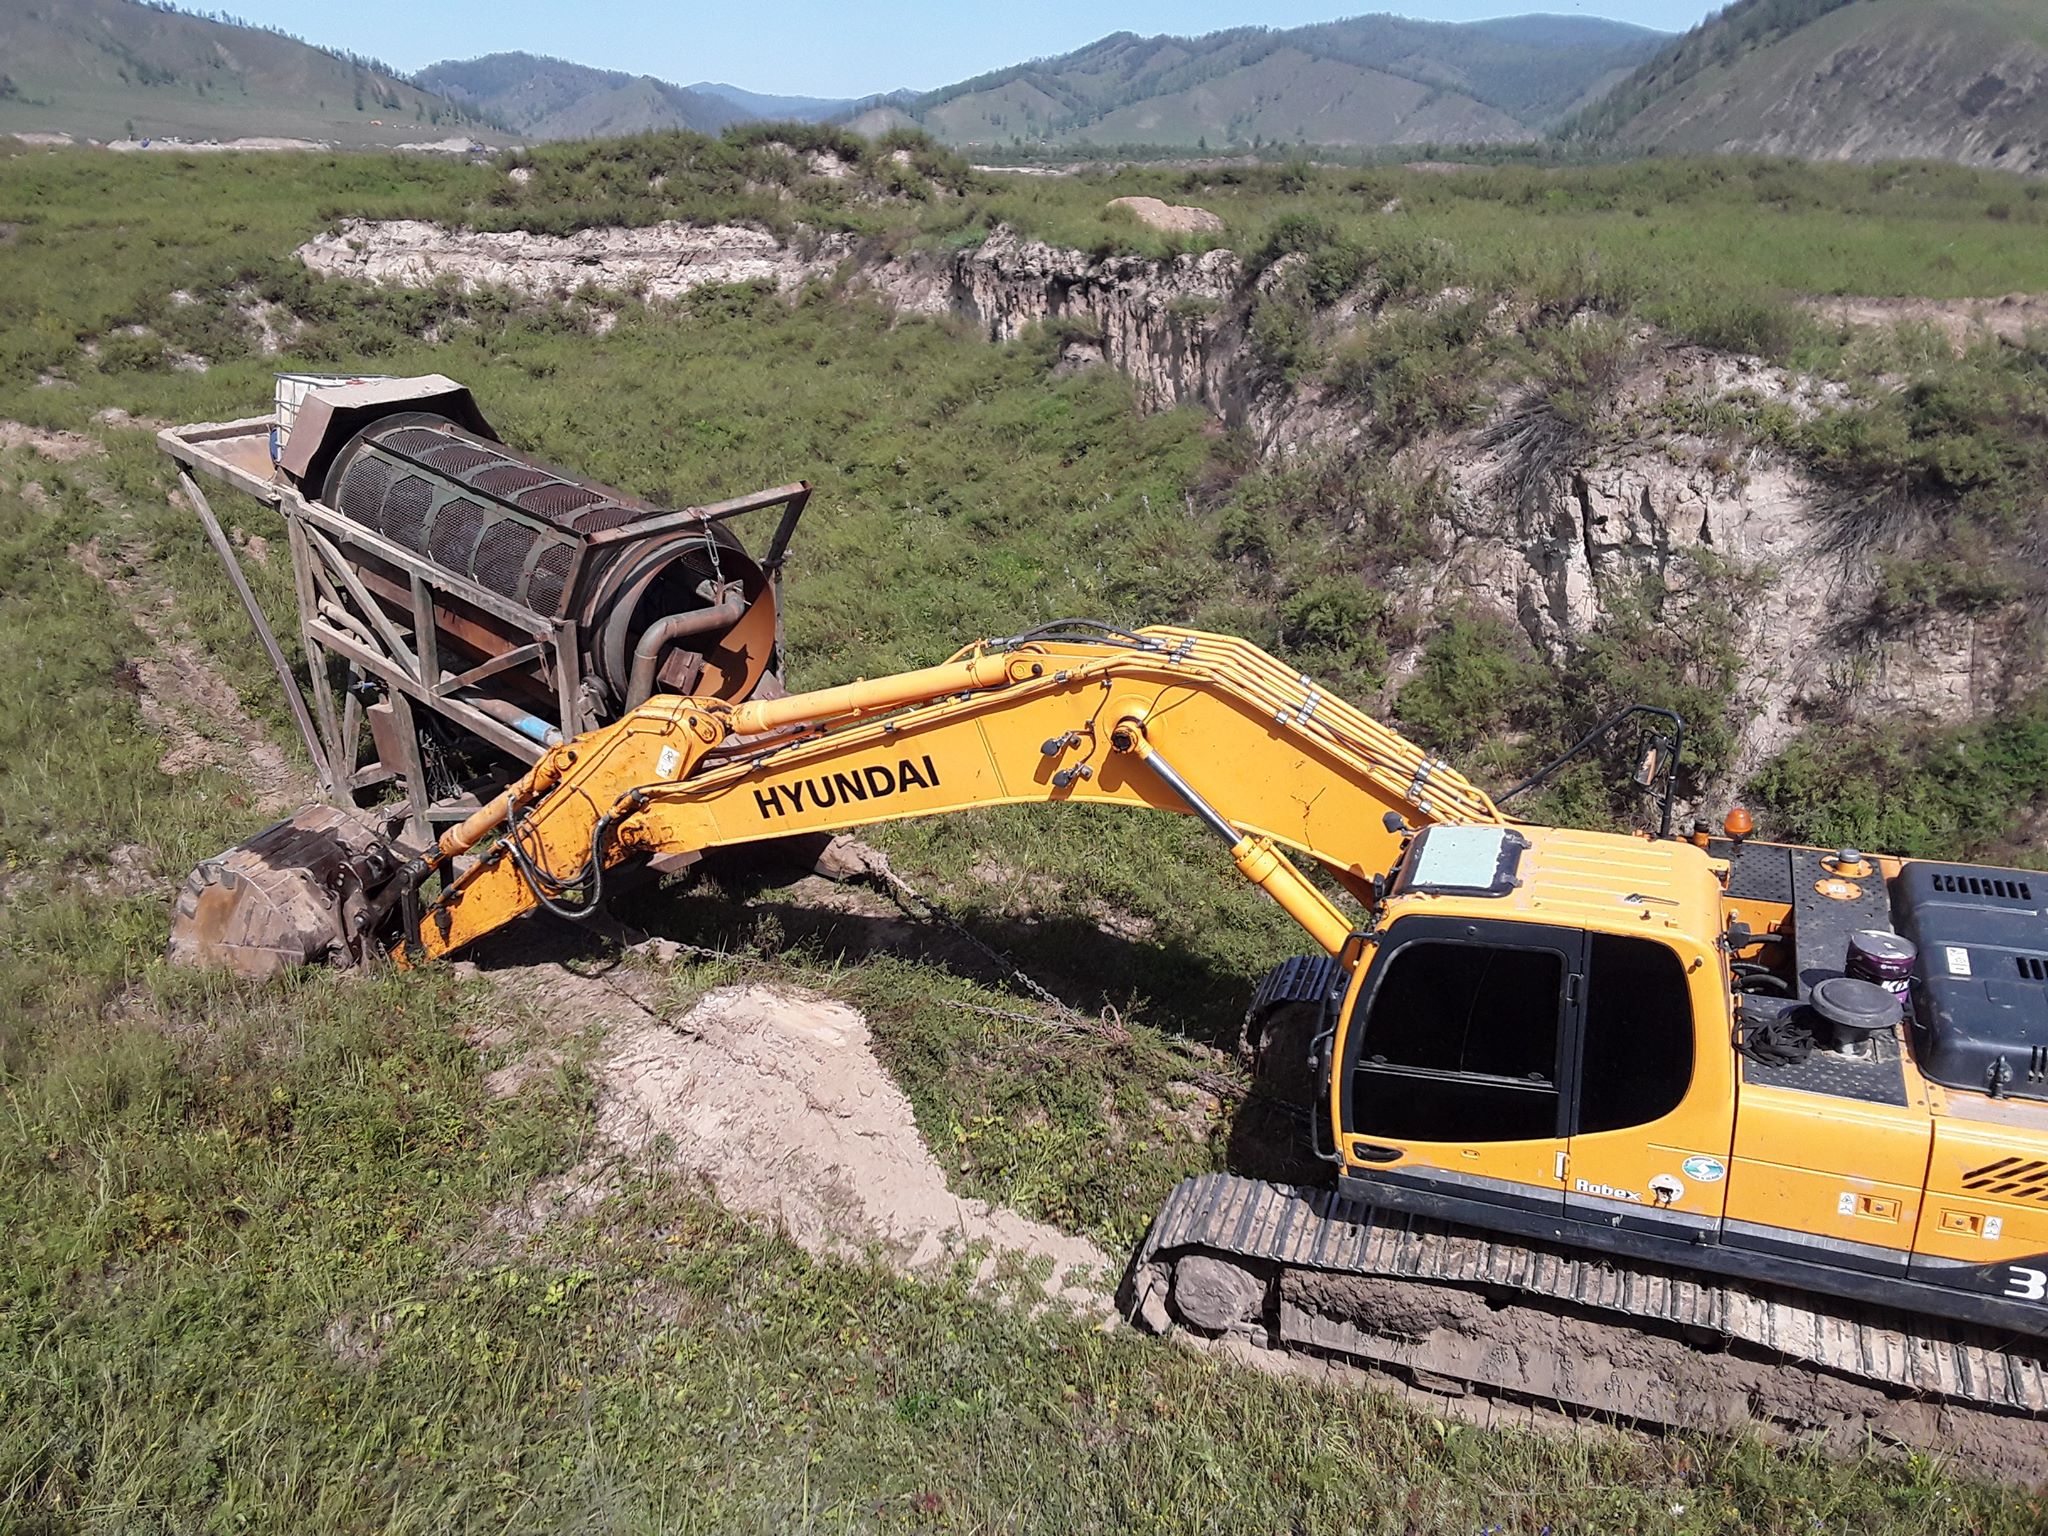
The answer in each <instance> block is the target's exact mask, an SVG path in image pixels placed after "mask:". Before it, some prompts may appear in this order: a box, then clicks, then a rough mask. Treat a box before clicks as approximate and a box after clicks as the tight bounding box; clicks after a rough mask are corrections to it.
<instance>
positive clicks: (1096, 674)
mask: <svg viewBox="0 0 2048 1536" xmlns="http://www.w3.org/2000/svg"><path fill="white" fill-rule="evenodd" d="M1044 801H1073V802H1103V803H1110V804H1118V805H1125V806H1134V807H1146V808H1150V809H1154V810H1166V811H1175V812H1181V813H1186V814H1192V815H1195V816H1197V817H1199V818H1200V819H1201V820H1202V821H1203V822H1205V823H1206V824H1207V825H1208V826H1209V827H1211V828H1212V829H1213V830H1214V831H1215V832H1216V833H1217V834H1218V836H1219V837H1221V838H1222V839H1224V840H1225V842H1226V843H1227V844H1228V846H1229V849H1230V853H1231V856H1232V858H1233V860H1234V861H1235V863H1236V865H1237V867H1238V869H1239V870H1240V871H1241V872H1242V873H1243V874H1244V876H1245V877H1246V878H1247V879H1249V880H1251V881H1252V882H1253V883H1254V884H1256V885H1258V886H1260V887H1261V888H1262V889H1264V890H1265V891H1266V892H1267V893H1268V894H1269V895H1271V896H1272V897H1273V898H1274V899H1275V900H1276V901H1278V902H1279V903H1280V905H1281V906H1282V907H1283V908H1284V909H1285V910H1286V911H1287V912H1288V913H1289V915H1291V916H1292V917H1294V918H1295V919H1296V921H1298V922H1299V923H1300V924H1301V925H1302V926H1303V928H1305V929H1306V930H1307V931H1308V933H1309V934H1310V936H1311V937H1313V938H1314V939H1315V940H1316V942H1317V943H1318V944H1320V945H1321V946H1323V947H1324V948H1325V949H1327V950H1329V951H1331V952H1332V953H1335V952H1337V951H1338V950H1340V949H1341V948H1342V947H1343V945H1344V942H1345V940H1346V938H1347V937H1348V936H1349V934H1350V932H1351V929H1352V924H1351V922H1350V921H1349V920H1348V919H1347V918H1345V917H1344V915H1343V914H1342V913H1341V912H1340V911H1339V910H1338V909H1337V908H1336V907H1335V906H1334V905H1333V904H1332V903H1331V902H1330V901H1329V899H1328V898H1327V897H1326V896H1325V895H1324V894H1323V893H1322V891H1321V890H1320V889H1318V888H1317V886H1316V885H1315V884H1314V883H1313V882H1311V881H1310V880H1309V879H1308V878H1307V877H1306V876H1305V875H1304V874H1303V873H1302V872H1301V870H1300V869H1299V868H1298V867H1297V866H1296V864H1295V863H1294V861H1293V860H1292V859H1291V858H1290V857H1289V856H1288V851H1289V850H1292V851H1294V852H1296V853H1300V854H1303V855H1306V856H1307V857H1308V858H1309V859H1311V860H1313V861H1315V862H1316V863H1318V864H1320V865H1321V866H1323V868H1324V869H1326V870H1327V871H1328V872H1329V873H1330V874H1331V875H1332V876H1334V877H1335V879H1336V880H1337V881H1338V882H1339V883H1340V884H1341V885H1343V886H1344V887H1345V888H1346V889H1347V890H1348V891H1350V892H1351V893H1352V894H1353V895H1354V896H1356V897H1357V898H1358V899H1359V900H1361V901H1363V902H1367V903H1371V902H1372V901H1373V900H1374V899H1375V896H1376V891H1375V884H1374V882H1375V877H1377V876H1380V875H1382V874H1384V873H1385V872H1386V871H1388V870H1390V869H1391V868H1392V867H1393V865H1394V863H1395V861H1396V859H1397V858H1398V857H1399V854H1400V849H1401V842H1402V839H1403V838H1404V837H1405V836H1407V835H1408V833H1409V832H1411V831H1412V830H1414V829H1415V828H1418V827H1420V826H1424V825H1428V824H1432V823H1439V822H1467V823H1470V822H1492V823H1498V822H1500V821H1501V820H1502V819H1503V818H1502V816H1501V813H1500V812H1499V810H1498V809H1496V807H1495V806H1494V803H1493V802H1492V800H1491V799H1489V798H1488V797H1487V796H1486V795H1485V794H1484V793H1483V792H1482V791H1480V790H1479V789H1477V788H1475V787H1474V786H1473V785H1472V784H1470V783H1469V782H1467V781H1466V780H1465V779H1464V778H1463V777H1462V776H1461V775H1459V774H1458V773H1457V772H1455V771H1454V770H1452V769H1451V768H1449V767H1448V766H1447V765H1445V764H1443V763H1442V762H1440V761H1437V760H1435V759H1432V758H1430V757H1429V756H1428V755H1426V754H1425V753H1424V752H1422V751H1421V749H1419V748H1418V747H1416V746H1415V745H1414V744H1413V743H1411V742H1409V741H1408V740H1406V739H1405V738H1404V737H1402V736H1401V735H1400V734H1399V733H1398V732H1395V731H1393V730H1390V729H1388V728H1387V727H1386V726H1384V725H1382V724H1380V723H1379V722H1377V721H1375V720H1373V719H1371V718H1369V717H1368V716H1366V715H1364V714H1362V713H1360V712H1359V711H1358V710H1356V709H1354V708H1352V707H1351V706H1350V705H1349V704H1346V703H1345V702H1343V701H1342V700H1341V699H1337V698H1335V697H1332V696H1331V695H1328V694H1325V693H1323V692H1322V691H1321V690H1320V689H1319V688H1317V686H1316V685H1315V684H1314V683H1313V682H1312V681H1311V680H1310V679H1308V678H1306V677H1303V676H1301V675H1300V674H1299V673H1297V672H1294V671H1292V670H1290V669H1288V668H1286V667H1284V666H1282V665H1281V664H1280V663H1279V662H1278V661H1276V660H1275V659H1274V658H1272V657H1271V656H1269V655H1267V654H1266V653H1265V652H1263V651H1261V650H1259V649H1258V648H1257V647H1256V646H1253V645H1251V644H1249V643H1247V642H1245V641H1242V640H1237V639H1233V638H1230V637H1228V636H1221V635H1210V634H1204V633H1200V632H1198V631H1194V630H1182V629H1165V628H1160V629H1146V630H1140V631H1137V632H1135V633H1130V632H1124V631H1119V630H1115V629H1111V628H1109V627H1107V626H1100V625H1080V624H1072V623H1070V624H1064V625H1058V626H1051V627H1048V628H1046V629H1043V630H1038V631H1033V632H1031V633H1028V634H1025V635H1021V636H1018V637H1016V638H1014V639H1010V640H1004V641H987V642H982V643H980V644H977V645H974V646H970V647H968V648H967V649H966V650H963V651H962V652H960V653H959V654H958V655H956V656H955V657H953V658H952V659H951V660H950V661H948V662H945V663H943V664H941V665H939V666H935V667H927V668H923V669H920V670H917V671H912V672H905V673H901V674H898V675H895V676H892V677H884V678H878V679H875V680H872V681H865V682H857V683H849V684H846V685H843V686H841V687H836V688H826V689H822V690H819V691H817V692H813V693H804V694H793V695H789V696H787V697H784V698H779V699H766V700H760V699H757V700H753V701H750V702H747V703H741V704H731V703H726V702H723V701H718V700H711V699H698V698H678V697H661V698H657V699H654V700H650V701H649V702H648V703H646V704H643V705H641V706H639V707H638V708H637V709H634V710H633V711H631V712H629V713H628V714H627V715H626V716H625V717H624V718H622V719H620V720H619V721H618V722H616V723H615V724H613V725H610V726H607V727H605V728H603V729H601V730H598V731H594V732H591V733H589V734H587V735H585V736H583V737H580V738H578V739H577V740H575V741H573V742H569V743H567V744H565V745H562V746H559V747H556V748H555V749H554V750H552V751H551V752H550V753H549V754H548V755H547V756H546V757H544V758H543V759H542V760H541V761H540V762H539V763H538V764H536V765H535V767H534V768H533V769H532V771H531V772H530V773H529V774H528V775H527V776H526V777H525V778H524V779H522V780H520V781H519V782H518V783H516V784H514V785H513V786H512V787H511V788H510V789H508V790H507V791H505V793H504V794H502V795H500V796H498V797H496V798H495V799H494V800H493V801H492V802H491V803H490V804H489V805H487V806H485V807H484V808H483V809H482V810H480V811H478V812H477V814H476V815H474V816H472V817H471V818H470V819H469V820H468V821H466V822H464V823H463V824H462V825H460V826H458V827H455V828H452V829H450V830H449V831H448V832H447V833H445V834H444V835H443V836H442V838H441V839H440V841H439V843H438V844H437V845H436V846H435V848H434V849H433V850H432V851H431V852H430V853H429V855H428V856H427V858H426V859H424V860H422V861H420V862H419V863H417V864H416V865H414V866H413V868H412V869H411V870H410V871H408V873H407V875H406V876H404V877H402V878H401V884H402V885H403V887H404V888H405V889H406V890H414V889H417V887H418V886H419V885H420V884H422V883H423V882H424V881H425V880H426V879H427V878H428V877H429V876H432V875H434V874H437V873H438V874H440V875H441V876H442V878H443V881H444V886H443V889H442V891H441V894H440V895H439V897H438V898H437V899H435V900H433V901H432V902H431V903H430V904H428V905H426V906H424V907H423V908H419V907H417V905H416V904H409V905H413V906H414V908H415V910H416V921H408V923H407V928H408V929H409V930H410V931H409V932H408V933H407V935H406V942H405V944H404V945H403V947H402V949H401V956H402V958H404V959H406V960H411V959H415V958H432V957H435V956H439V955H445V954H448V953H450V952H452V951H455V950H458V949H460V948H462V947H463V946H464V945H466V944H469V943H471V942H473V941H474V940H476V939H477V938H479V937H481V936H482V935H484V934H486V933H489V932H491V931H492V930H494V929H496V928H499V927H502V926H503V925H504V924H506V923H508V922H511V921H512V920H513V919H515V918H517V917H519V916H520V915H521V914H523V913H525V912H527V911H530V910H532V909H533V908H534V907H536V906H545V907H548V908H550V909H551V910H554V911H557V912H560V913H563V914H564V915H569V916H578V915H581V914H582V913H583V912H585V911H587V910H588V909H589V908H590V907H591V906H592V905H594V903H595V901H596V899H597V896H598V893H599V891H600V889H601V884H602V879H603V873H604V871H605V869H606V868H608V867H610V866H612V865H614V864H616V863H618V862H620V861H621V860H624V859H626V858H629V857H631V856H633V855H636V854H651V853H674V852H683V851H695V850H702V849H708V848H715V847H727V846H731V845H734V844H740V843H747V842H754V841H760V840H763V839H768V838H777V837H785V836H788V835H790V834H793V833H800V832H813V831H824V830H832V831H840V830H846V829H850V828H855V827H862V826H868V825H872V824H875V823H878V822H884V821H895V820H901V819H903V818H906V817H913V816H933V815H940V814H944V813H946V812H951V811H960V810H968V809H973V808H977V807H982V806H991V805H1015V804H1022V803H1026V802H1044ZM492 838H495V841H494V842H491V843H490V845H489V846H488V847H484V848H483V852H482V855H481V857H480V858H478V859H477V860H476V861H475V862H473V863H471V864H470V865H469V866H468V867H467V868H466V869H465V870H464V872H462V873H461V874H460V875H459V876H458V875H454V874H453V870H454V869H455V867H456V861H457V860H458V859H460V858H461V857H462V856H463V855H465V854H468V853H470V852H472V851H473V850H477V849H478V848H480V847H482V846H483V845H484V844H485V843H486V840H487V839H492Z"/></svg>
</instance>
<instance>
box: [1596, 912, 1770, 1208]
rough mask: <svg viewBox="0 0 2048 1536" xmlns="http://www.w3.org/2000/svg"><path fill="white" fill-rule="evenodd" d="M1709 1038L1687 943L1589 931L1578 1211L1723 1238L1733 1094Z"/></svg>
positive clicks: (1720, 1059) (1724, 1061) (1723, 1061)
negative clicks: (1702, 1044)
mask: <svg viewBox="0 0 2048 1536" xmlns="http://www.w3.org/2000/svg"><path fill="white" fill-rule="evenodd" d="M1715 984H1716V985H1718V980H1717V981H1716V983H1715ZM1698 1041H1699V1026H1698V1022H1697V1020H1696V1019H1695V1017H1694V998H1693V986H1692V981H1691V970H1690V968H1689V967H1688V966H1687V965H1686V963H1685V961H1684V960H1683V959H1682V958H1681V957H1680V956H1679V954H1678V952H1677V951H1676V950H1674V949H1672V948H1671V946H1670V945H1668V944H1665V943H1663V942H1661V941H1660V940H1657V939H1653V938H1649V937H1636V936H1633V935H1623V934H1611V933H1591V934H1589V935H1587V939H1586V987H1585V1006H1584V1008H1583V1009H1582V1010H1581V1013H1580V1020H1579V1031H1578V1040H1577V1045H1576V1048H1575V1052H1574V1061H1573V1066H1572V1070H1571V1072H1570V1074H1569V1075H1568V1077H1567V1081H1569V1082H1570V1083H1571V1084H1572V1085H1573V1088H1574V1092H1573V1095H1572V1097H1573V1104H1572V1137H1571V1145H1570V1148H1569V1156H1568V1158H1567V1160H1566V1164H1565V1177H1564V1203H1565V1215H1566V1217H1567V1218H1569V1219H1570V1220H1572V1221H1573V1222H1576V1223H1579V1224H1581V1225H1591V1226H1594V1227H1601V1228H1606V1229H1608V1230H1619V1231H1627V1232H1638V1233H1644V1234H1649V1235H1654V1236H1658V1237H1665V1238H1671V1239H1673V1240H1676V1241H1679V1242H1685V1243H1692V1242H1700V1241H1707V1240H1711V1239H1713V1238H1715V1237H1717V1236H1718V1234H1719V1232H1720V1226H1721V1216H1722V1211H1723V1208H1724V1206H1725V1205H1726V1203H1727V1198H1728V1183H1727V1178H1728V1167H1729V1155H1730V1144H1731V1142H1732V1139H1733V1135H1734V1124H1733V1116H1732V1114H1731V1109H1732V1106H1733V1103H1734V1093H1733V1084H1732V1082H1731V1081H1730V1079H1729V1076H1728V1067H1727V1062H1726V1060H1725V1058H1723V1057H1719V1056H1717V1057H1715V1058H1714V1059H1710V1060H1705V1061H1702V1060H1699V1059H1698V1057H1699V1055H1700V1054H1701V1053H1700V1051H1699V1049H1698Z"/></svg>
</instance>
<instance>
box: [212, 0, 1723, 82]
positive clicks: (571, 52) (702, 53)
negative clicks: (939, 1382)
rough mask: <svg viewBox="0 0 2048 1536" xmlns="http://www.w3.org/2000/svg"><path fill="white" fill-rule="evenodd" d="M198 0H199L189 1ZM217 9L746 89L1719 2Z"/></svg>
mask: <svg viewBox="0 0 2048 1536" xmlns="http://www.w3.org/2000/svg"><path fill="white" fill-rule="evenodd" d="M186 4H201V6H203V4H207V0H186ZM223 8H225V10H231V12H233V14H236V16H242V18H246V20H254V23H264V25H272V27H283V29H285V31H289V33H297V35H299V37H305V39H307V41H309V43H324V45H328V47H346V49H354V51H358V53H375V55H377V57H381V59H385V61H387V63H391V66H395V68H399V70H422V68H426V66H428V63H434V61H436V59H467V57H475V55H477V53H506V51H512V49H524V51H528V53H553V55H555V57H563V59H575V61H578V63H594V66H598V68H604V70H627V72H631V74H651V76H659V78H662V80H674V82H678V84H690V82H692V80H725V82H729V84H735V86H745V88H748V90H766V92H776V94H809V96H864V94H868V92H877V90H895V88H899V86H909V88H911V90H930V88H934V86H944V84H950V82H954V80H965V78H967V76H971V74H981V72H983V70H999V68H1001V66H1006V63H1022V61H1024V59H1030V57H1040V55H1049V53H1065V51H1067V49H1075V47H1079V45H1083V43H1092V41H1094V39H1098V37H1102V35H1104V33H1116V31H1133V33H1184V35H1186V33H1212V31H1217V29H1221V27H1247V25H1264V27H1298V25H1303V23H1311V20H1333V18H1337V16H1356V14H1362V12H1368V10H1397V12H1401V14H1405V16H1430V18H1434V20H1477V18H1481V16H1505V14H1522V12H1530V10H1548V12H1559V14H1581V16H1612V18H1614V20H1632V23H1636V25H1640V27H1657V29H1663V31H1683V29H1686V27H1692V25H1694V23H1698V20H1700V18H1702V16H1704V14H1708V10H1716V8H1718V4H1710V2H1708V0H1591V2H1589V4H1581V2H1579V0H1532V4H1526V6H1518V4H1513V0H1507V2H1505V4H1503V2H1501V0H1493V2H1491V4H1489V2H1487V0H1407V2H1405V4H1403V2H1401V0H1378V2H1374V0H1362V2H1360V4H1352V6H1346V4H1343V0H1335V4H1331V0H1323V4H1315V0H1036V2H1026V4H1001V6H997V4H977V0H965V2H963V0H952V2H950V4H946V2H938V0H868V2H866V4H848V2H846V0H780V4H729V2H727V4H688V0H684V2H682V4H664V2H662V0H580V2H578V0H350V4H340V6H332V4H330V6H309V4H305V0H225V4H223Z"/></svg>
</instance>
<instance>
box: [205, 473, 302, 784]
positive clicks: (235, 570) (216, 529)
mask: <svg viewBox="0 0 2048 1536" xmlns="http://www.w3.org/2000/svg"><path fill="white" fill-rule="evenodd" d="M178 485H179V488H180V489H182V490H183V491H184V493H185V496H186V499H187V500H189V501H190V502H191V503H192V509H193V511H195V512H197V513H198V514H199V525H200V526H201V527H202V528H204V529H205V530H206V538H207V542H208V543H210V544H212V545H213V552H214V553H215V554H216V555H218V556H219V557H220V563H221V564H222V565H224V566H226V567H227V573H228V581H229V582H230V583H232V584H233V586H234V589H235V595H236V596H237V597H239V598H240V599H241V600H242V611H243V612H244V613H246V614H248V615H249V623H250V624H251V626H253V627H254V629H255V631H256V638H257V640H258V641H260V642H261V643H262V646H263V653H264V654H265V655H266V656H268V657H269V658H270V665H271V669H272V670H273V671H275V672H276V673H277V681H278V684H279V686H281V687H282V688H283V689H284V697H285V703H286V704H288V705H290V706H291V712H292V723H293V724H295V725H297V726H298V728H299V736H300V739H301V740H303V741H304V742H305V743H306V756H308V757H309V758H311V759H312V760H313V777H314V778H315V779H316V780H318V781H319V785H320V792H321V793H322V794H324V795H334V794H337V793H339V792H340V788H341V784H340V780H339V779H337V778H336V776H335V772H334V765H333V764H332V763H330V762H328V760H327V752H326V750H325V749H324V748H323V747H322V746H321V744H320V733H319V732H318V731H316V730H315V729H314V728H313V717H312V715H311V714H310V713H308V712H307V709H306V696H305V695H304V694H303V693H301V692H300V691H299V680H298V678H297V677H296V676H294V675H293V673H292V668H291V663H290V662H289V661H287V660H286V659H285V654H284V648H283V647H282V646H280V645H279V644H278V643H277V635H276V634H275V632H273V631H272V629H271V627H270V620H269V619H268V618H267V617H265V615H264V612H263V605H262V604H261V603H259V602H257V601H256V594H255V593H254V592H252V591H250V590H249V578H248V577H247V576H245V575H243V574H242V562H241V561H239V560H237V559H236V558H235V550H234V546H233V545H232V544H230V543H228V536H227V534H226V532H225V531H224V530H223V529H222V528H221V525H220V519H219V518H217V517H215V516H214V515H213V508H212V507H210V506H209V505H207V501H206V497H205V495H204V494H203V493H202V492H201V491H200V489H199V487H198V485H197V484H196V483H194V481H193V479H192V477H191V476H190V475H189V474H187V473H186V472H185V471H184V470H182V469H181V470H179V471H178ZM315 665H316V666H317V665H318V663H317V662H316V663H315Z"/></svg>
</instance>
